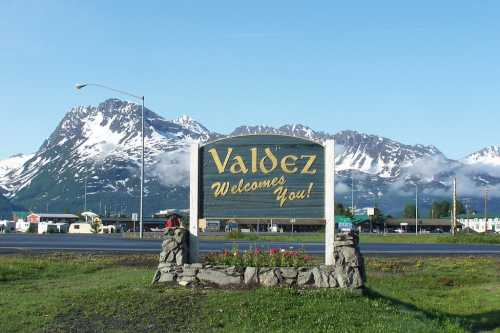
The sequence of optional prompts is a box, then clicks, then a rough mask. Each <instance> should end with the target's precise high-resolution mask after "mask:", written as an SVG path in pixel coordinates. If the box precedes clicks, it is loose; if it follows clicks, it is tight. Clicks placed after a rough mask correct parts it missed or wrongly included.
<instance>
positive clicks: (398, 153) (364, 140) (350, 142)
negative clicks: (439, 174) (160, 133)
mask: <svg viewBox="0 0 500 333" xmlns="http://www.w3.org/2000/svg"><path fill="white" fill-rule="evenodd" d="M248 134H282V135H291V136H298V137H302V138H306V139H310V140H313V141H318V142H323V141H325V140H327V139H335V142H336V144H337V147H338V149H337V154H336V155H337V157H336V159H335V163H336V170H337V171H339V172H340V171H345V170H357V171H361V172H364V173H367V174H370V175H377V176H379V177H383V178H393V177H397V176H399V175H400V173H401V168H404V167H408V166H411V165H412V164H413V163H414V162H415V161H417V160H419V159H423V158H431V157H434V156H442V153H441V152H440V151H439V150H438V149H437V148H436V147H434V146H423V145H414V146H412V145H405V144H402V143H399V142H396V141H394V140H391V139H387V138H383V137H379V136H376V135H368V134H362V133H358V132H356V131H342V132H339V133H337V134H335V135H331V134H328V133H324V132H316V131H314V130H313V129H311V128H310V127H307V126H304V125H300V124H296V125H284V126H281V127H279V128H274V127H270V126H240V127H238V128H236V129H235V130H234V131H233V132H232V133H231V135H233V136H234V135H248Z"/></svg>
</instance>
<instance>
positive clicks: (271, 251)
mask: <svg viewBox="0 0 500 333" xmlns="http://www.w3.org/2000/svg"><path fill="white" fill-rule="evenodd" d="M279 252H280V249H277V248H274V247H273V248H272V249H270V250H269V254H270V255H273V254H276V253H279Z"/></svg>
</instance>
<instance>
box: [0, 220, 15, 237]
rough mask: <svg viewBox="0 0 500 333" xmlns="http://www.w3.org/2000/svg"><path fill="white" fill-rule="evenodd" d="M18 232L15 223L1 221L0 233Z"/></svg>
mask: <svg viewBox="0 0 500 333" xmlns="http://www.w3.org/2000/svg"><path fill="white" fill-rule="evenodd" d="M8 232H16V224H15V223H14V221H7V220H4V221H0V233H3V234H5V233H8Z"/></svg>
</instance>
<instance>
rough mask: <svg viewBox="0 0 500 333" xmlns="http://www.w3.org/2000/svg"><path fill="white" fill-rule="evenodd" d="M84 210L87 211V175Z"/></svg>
mask: <svg viewBox="0 0 500 333" xmlns="http://www.w3.org/2000/svg"><path fill="white" fill-rule="evenodd" d="M83 211H84V212H86V211H87V177H85V196H84V201H83Z"/></svg>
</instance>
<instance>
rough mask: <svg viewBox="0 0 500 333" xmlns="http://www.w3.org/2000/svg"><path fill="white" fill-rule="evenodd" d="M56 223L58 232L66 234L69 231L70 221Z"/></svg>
mask: <svg viewBox="0 0 500 333" xmlns="http://www.w3.org/2000/svg"><path fill="white" fill-rule="evenodd" d="M55 225H56V227H57V232H59V233H61V234H65V233H67V232H68V231H69V223H64V222H59V223H55Z"/></svg>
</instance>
